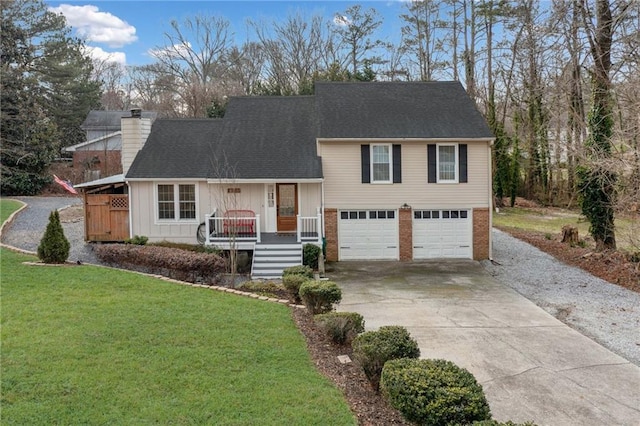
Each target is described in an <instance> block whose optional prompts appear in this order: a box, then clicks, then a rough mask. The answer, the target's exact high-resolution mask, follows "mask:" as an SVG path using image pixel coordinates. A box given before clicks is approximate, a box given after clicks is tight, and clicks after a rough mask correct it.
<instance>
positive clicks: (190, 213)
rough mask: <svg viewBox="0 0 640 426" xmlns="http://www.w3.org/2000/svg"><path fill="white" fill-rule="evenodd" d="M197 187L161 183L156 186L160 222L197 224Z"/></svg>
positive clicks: (193, 185) (184, 184) (188, 184)
mask: <svg viewBox="0 0 640 426" xmlns="http://www.w3.org/2000/svg"><path fill="white" fill-rule="evenodd" d="M196 195H197V194H196V185H195V184H192V183H161V184H157V185H156V200H157V204H156V205H157V215H156V217H157V218H158V221H160V222H173V221H181V222H196V221H197V207H196V206H197V196H196Z"/></svg>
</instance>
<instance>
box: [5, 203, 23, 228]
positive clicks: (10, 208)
mask: <svg viewBox="0 0 640 426" xmlns="http://www.w3.org/2000/svg"><path fill="white" fill-rule="evenodd" d="M21 206H22V203H20V202H19V201H16V200H8V199H5V198H2V199H0V224H3V223H4V221H5V220H7V219H9V216H11V213H13V212H15V211H16V210H18V209H19V208H20V207H21Z"/></svg>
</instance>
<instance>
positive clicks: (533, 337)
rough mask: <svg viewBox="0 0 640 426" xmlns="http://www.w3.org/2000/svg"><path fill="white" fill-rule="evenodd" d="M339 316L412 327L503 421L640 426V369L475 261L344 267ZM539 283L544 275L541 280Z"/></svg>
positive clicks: (430, 354) (425, 351)
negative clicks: (465, 373) (471, 379)
mask: <svg viewBox="0 0 640 426" xmlns="http://www.w3.org/2000/svg"><path fill="white" fill-rule="evenodd" d="M332 268H333V271H332V272H330V273H328V274H327V275H328V276H329V277H330V278H331V279H332V280H334V281H336V282H337V283H338V284H339V285H340V287H341V288H342V291H343V295H342V302H341V303H340V305H339V307H338V310H340V311H351V312H358V313H360V314H362V315H363V316H364V318H365V322H366V328H367V330H375V329H377V328H378V327H380V326H382V325H403V326H405V327H407V329H408V330H409V332H410V333H411V335H412V336H413V337H414V338H415V339H416V340H417V341H418V343H419V345H420V351H421V357H422V358H444V359H448V360H450V361H453V362H455V363H456V364H458V365H460V366H462V367H464V368H466V369H468V370H469V371H471V372H472V373H473V374H474V375H475V377H476V379H477V380H478V381H479V382H480V383H481V384H482V386H483V388H484V390H485V393H486V395H487V399H488V400H489V404H490V406H491V411H492V413H493V416H494V418H495V419H497V420H500V421H507V420H513V421H517V422H524V421H534V422H535V423H537V424H538V425H581V426H582V425H630V426H631V425H634V426H637V425H640V368H639V367H637V366H635V365H634V364H632V363H630V362H629V361H627V360H625V359H624V358H621V357H620V356H618V355H616V354H614V353H612V352H610V351H609V350H607V349H605V348H603V347H602V346H600V345H599V344H597V343H595V342H594V341H592V340H590V339H589V338H587V337H585V336H583V335H582V334H580V333H578V332H577V331H575V330H573V329H571V328H569V327H568V326H566V325H565V324H563V323H562V322H560V321H558V320H557V319H555V318H554V317H552V316H551V315H549V314H548V313H546V312H545V311H544V310H542V309H541V308H539V307H537V306H536V305H534V304H533V303H532V302H530V301H529V300H527V299H526V298H524V297H523V296H521V295H519V294H518V293H516V292H515V291H513V290H511V289H510V288H507V287H505V286H503V285H501V284H499V283H498V282H496V281H495V280H494V279H493V278H492V277H491V276H490V275H489V274H488V273H487V272H485V270H484V269H483V268H482V266H481V265H480V264H479V263H477V262H474V261H465V260H451V261H428V262H412V263H401V262H339V263H336V264H333V265H332ZM540 273H544V271H541V272H540Z"/></svg>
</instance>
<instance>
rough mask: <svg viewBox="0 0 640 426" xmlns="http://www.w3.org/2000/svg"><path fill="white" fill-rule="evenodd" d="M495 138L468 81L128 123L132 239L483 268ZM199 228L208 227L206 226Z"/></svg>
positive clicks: (269, 258)
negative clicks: (471, 263)
mask: <svg viewBox="0 0 640 426" xmlns="http://www.w3.org/2000/svg"><path fill="white" fill-rule="evenodd" d="M493 141H494V135H493V134H492V133H491V131H490V130H489V128H488V126H487V123H486V121H485V120H484V118H483V117H482V115H481V114H480V113H479V112H478V110H477V109H476V107H475V105H474V102H473V101H472V100H471V99H470V98H469V96H468V95H467V94H466V92H465V90H464V89H463V87H462V85H461V84H460V83H458V82H380V83H352V82H346V83H345V82H318V83H316V86H315V94H314V95H312V96H291V97H275V96H274V97H238V98H233V99H231V100H230V101H229V104H228V107H227V111H226V114H225V116H224V118H221V119H157V120H156V121H155V122H154V123H153V125H151V122H150V119H148V118H145V117H142V116H140V114H134V116H133V117H125V118H123V119H122V143H123V148H122V149H123V150H122V162H123V172H124V180H125V181H126V184H127V186H128V194H129V199H130V205H129V234H130V235H144V236H147V237H148V238H149V240H150V241H161V240H169V241H175V242H183V243H196V242H197V239H198V233H199V234H200V239H201V241H202V242H203V243H204V244H208V245H216V246H218V247H220V248H222V249H230V248H237V249H239V250H248V251H252V252H253V263H254V264H253V273H254V275H255V276H257V277H259V276H265V277H267V276H279V275H280V273H281V270H282V268H283V267H285V266H288V265H290V264H292V263H300V261H301V254H300V253H301V247H302V244H305V243H314V244H318V245H322V246H324V248H325V252H326V259H327V260H328V261H345V260H378V259H393V260H402V261H408V260H415V259H438V258H466V259H476V260H481V259H487V258H489V257H490V255H491V214H490V213H491V209H490V207H491V203H492V187H491V182H492V178H491V147H492V144H493ZM201 224H202V225H201Z"/></svg>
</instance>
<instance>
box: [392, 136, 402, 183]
mask: <svg viewBox="0 0 640 426" xmlns="http://www.w3.org/2000/svg"><path fill="white" fill-rule="evenodd" d="M393 183H402V148H401V145H393Z"/></svg>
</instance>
